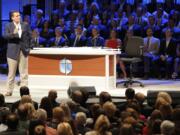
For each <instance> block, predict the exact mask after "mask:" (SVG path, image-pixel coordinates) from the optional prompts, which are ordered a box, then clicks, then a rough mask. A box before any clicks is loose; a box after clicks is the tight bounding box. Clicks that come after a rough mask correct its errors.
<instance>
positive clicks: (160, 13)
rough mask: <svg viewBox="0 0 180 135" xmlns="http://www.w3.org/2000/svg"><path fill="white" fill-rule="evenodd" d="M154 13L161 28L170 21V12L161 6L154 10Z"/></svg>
mask: <svg viewBox="0 0 180 135" xmlns="http://www.w3.org/2000/svg"><path fill="white" fill-rule="evenodd" d="M153 15H154V16H155V19H156V25H157V26H159V27H160V28H161V29H162V28H164V27H165V25H166V24H167V22H168V21H167V19H168V14H167V13H166V12H165V11H164V10H163V9H162V8H161V7H159V8H158V9H157V11H155V12H153Z"/></svg>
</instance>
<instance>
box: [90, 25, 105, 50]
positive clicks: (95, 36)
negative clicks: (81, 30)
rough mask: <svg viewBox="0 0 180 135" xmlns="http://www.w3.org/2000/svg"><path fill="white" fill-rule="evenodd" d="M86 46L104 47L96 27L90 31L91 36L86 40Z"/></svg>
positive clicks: (102, 39)
mask: <svg viewBox="0 0 180 135" xmlns="http://www.w3.org/2000/svg"><path fill="white" fill-rule="evenodd" d="M87 46H89V47H104V38H103V37H101V36H100V34H99V29H98V27H94V28H93V29H92V36H91V37H89V38H88V41H87Z"/></svg>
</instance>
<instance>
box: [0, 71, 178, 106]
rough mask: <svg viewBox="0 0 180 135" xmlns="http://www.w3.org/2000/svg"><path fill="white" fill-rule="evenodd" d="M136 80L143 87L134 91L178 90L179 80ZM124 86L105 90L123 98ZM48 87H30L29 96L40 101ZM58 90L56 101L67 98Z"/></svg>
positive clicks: (0, 88) (1, 87)
mask: <svg viewBox="0 0 180 135" xmlns="http://www.w3.org/2000/svg"><path fill="white" fill-rule="evenodd" d="M6 79H7V75H6V74H0V93H5V88H6ZM136 79H137V80H140V81H141V82H143V83H144V87H143V88H142V87H140V86H138V85H136V84H133V85H132V88H134V89H135V91H136V92H142V93H144V94H145V95H147V91H148V90H154V91H157V90H175V91H176V90H177V91H179V92H180V80H179V79H178V80H157V79H149V80H141V79H138V78H136ZM18 80H19V77H18V76H17V77H16V82H18ZM119 81H122V80H121V79H118V80H117V82H119ZM125 89H126V88H125V87H124V86H123V85H118V87H117V88H116V89H110V90H108V91H107V92H109V93H110V94H111V96H112V97H116V100H118V98H121V99H122V98H124V93H125ZM48 91H49V90H48V89H35V88H30V93H31V97H32V99H33V100H35V101H37V102H40V99H41V98H42V97H44V96H47V94H48ZM57 91H58V101H59V102H61V101H62V100H67V99H68V95H67V89H57ZM101 91H104V90H103V89H102V90H99V89H96V95H97V96H98V95H99V93H100V92H101ZM19 98H20V96H19V86H18V85H16V86H15V90H14V92H13V95H12V96H11V97H6V98H5V100H6V102H7V103H12V102H14V101H16V100H17V99H19Z"/></svg>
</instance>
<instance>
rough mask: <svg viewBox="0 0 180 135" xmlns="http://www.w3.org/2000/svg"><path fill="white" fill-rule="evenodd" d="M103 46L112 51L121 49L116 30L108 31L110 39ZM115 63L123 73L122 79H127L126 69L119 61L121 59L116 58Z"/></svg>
mask: <svg viewBox="0 0 180 135" xmlns="http://www.w3.org/2000/svg"><path fill="white" fill-rule="evenodd" d="M105 46H106V47H109V48H113V49H118V48H122V42H121V40H120V39H119V38H117V30H115V29H112V30H111V31H110V39H107V40H106V42H105ZM117 63H119V65H120V69H121V71H122V72H123V77H124V78H126V77H127V73H126V69H125V66H124V63H123V62H122V61H121V58H120V57H118V58H117Z"/></svg>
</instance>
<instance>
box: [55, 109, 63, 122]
mask: <svg viewBox="0 0 180 135" xmlns="http://www.w3.org/2000/svg"><path fill="white" fill-rule="evenodd" d="M64 116H65V113H64V111H63V109H62V108H61V107H55V108H54V109H53V119H56V120H58V121H59V122H63V121H64Z"/></svg>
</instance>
